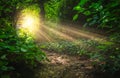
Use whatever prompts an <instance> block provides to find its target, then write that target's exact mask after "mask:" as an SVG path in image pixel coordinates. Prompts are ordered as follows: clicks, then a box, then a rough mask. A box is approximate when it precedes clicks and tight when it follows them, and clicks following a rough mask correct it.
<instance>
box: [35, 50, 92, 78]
mask: <svg viewBox="0 0 120 78" xmlns="http://www.w3.org/2000/svg"><path fill="white" fill-rule="evenodd" d="M46 54H47V56H48V59H49V60H50V61H49V62H48V61H46V62H43V67H41V66H40V68H37V69H36V70H35V71H36V78H92V75H91V74H90V73H91V71H92V65H91V61H90V60H89V59H87V58H86V57H80V56H71V55H67V54H60V53H54V52H46ZM90 76H91V77H90Z"/></svg>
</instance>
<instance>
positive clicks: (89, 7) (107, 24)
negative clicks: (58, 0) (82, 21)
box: [73, 0, 120, 30]
mask: <svg viewBox="0 0 120 78" xmlns="http://www.w3.org/2000/svg"><path fill="white" fill-rule="evenodd" d="M119 8H120V0H108V1H107V0H80V2H79V3H78V5H77V6H75V7H74V10H76V11H77V14H76V15H75V16H74V17H73V19H74V20H76V19H77V18H78V16H79V14H80V13H82V14H84V15H86V16H87V17H88V19H87V22H88V23H87V25H95V24H97V25H98V26H99V27H100V28H109V29H112V30H117V29H118V28H120V22H119V20H120V9H119Z"/></svg>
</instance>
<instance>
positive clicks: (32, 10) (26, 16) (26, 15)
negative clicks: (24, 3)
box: [17, 5, 40, 36]
mask: <svg viewBox="0 0 120 78" xmlns="http://www.w3.org/2000/svg"><path fill="white" fill-rule="evenodd" d="M17 28H18V29H20V30H22V32H21V31H20V32H18V35H19V34H20V33H26V34H29V35H32V36H35V34H36V33H37V32H38V31H39V29H40V9H39V7H38V6H36V5H35V6H30V7H28V8H25V9H23V10H22V11H21V12H20V14H19V15H18V20H17Z"/></svg>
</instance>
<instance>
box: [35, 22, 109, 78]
mask: <svg viewBox="0 0 120 78" xmlns="http://www.w3.org/2000/svg"><path fill="white" fill-rule="evenodd" d="M97 32H98V33H97ZM97 32H96V31H95V30H94V29H91V28H84V27H81V26H79V25H74V24H54V23H49V24H46V25H43V26H42V27H41V31H40V32H38V34H37V37H38V39H37V41H38V42H48V43H49V42H59V41H60V40H67V41H70V42H75V43H78V42H79V40H80V39H83V40H93V41H95V42H97V43H104V42H107V37H106V36H105V35H104V33H103V32H102V31H97ZM99 33H100V34H99ZM102 34H103V35H102ZM80 44H86V43H84V42H83V43H80ZM43 45H44V44H43ZM66 51H67V50H66ZM45 52H46V55H47V57H48V59H49V62H48V61H46V62H42V64H43V67H41V66H40V68H39V66H38V68H37V69H36V70H35V71H36V78H41V77H42V78H99V77H98V76H97V77H95V75H93V71H94V70H93V67H92V66H93V65H92V60H90V59H89V58H88V57H87V56H79V55H68V54H65V53H64V52H63V53H59V52H55V51H51V50H50V51H49V50H47V51H45ZM66 53H67V52H66ZM93 76H94V77H93ZM100 78H101V77H100Z"/></svg>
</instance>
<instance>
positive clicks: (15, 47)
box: [0, 0, 45, 78]
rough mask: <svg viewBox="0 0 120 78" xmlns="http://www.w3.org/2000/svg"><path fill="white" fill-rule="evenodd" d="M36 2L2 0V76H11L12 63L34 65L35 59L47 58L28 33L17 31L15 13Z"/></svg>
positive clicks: (0, 32)
mask: <svg viewBox="0 0 120 78" xmlns="http://www.w3.org/2000/svg"><path fill="white" fill-rule="evenodd" d="M32 3H34V0H0V78H9V77H10V76H9V75H10V71H11V70H13V69H14V68H13V67H12V65H11V63H26V64H29V65H32V66H34V65H35V64H36V62H35V61H41V60H43V59H45V54H44V53H43V52H42V51H41V50H40V49H39V47H38V46H37V45H36V44H35V42H34V39H33V38H32V37H30V36H29V35H27V34H24V36H23V37H21V38H20V37H19V36H18V35H17V33H16V29H15V23H14V16H15V13H16V12H17V11H18V10H20V9H22V8H25V7H27V6H28V5H30V4H32Z"/></svg>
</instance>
